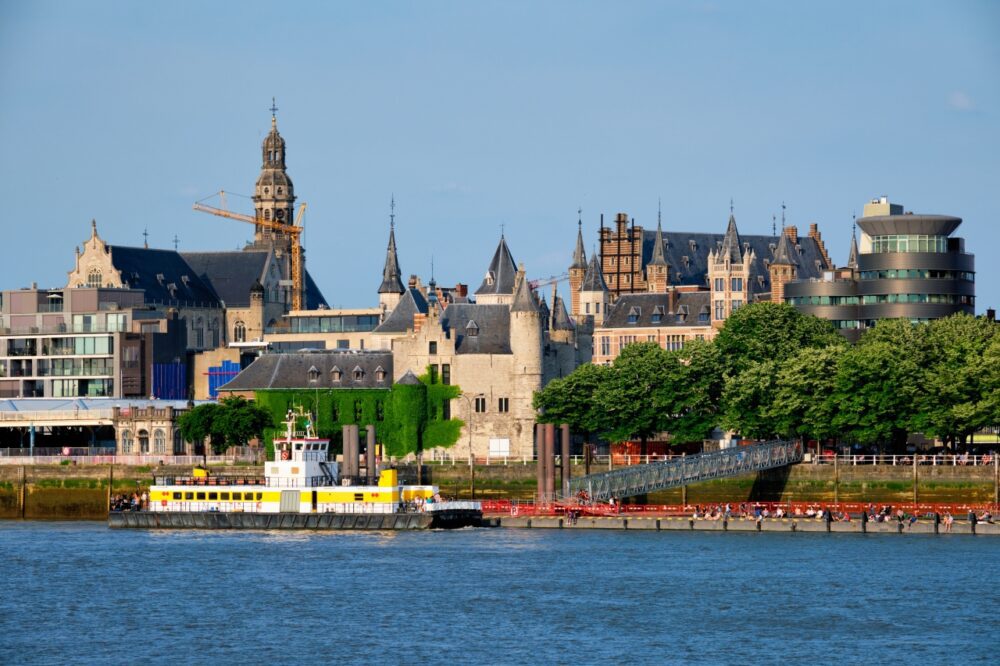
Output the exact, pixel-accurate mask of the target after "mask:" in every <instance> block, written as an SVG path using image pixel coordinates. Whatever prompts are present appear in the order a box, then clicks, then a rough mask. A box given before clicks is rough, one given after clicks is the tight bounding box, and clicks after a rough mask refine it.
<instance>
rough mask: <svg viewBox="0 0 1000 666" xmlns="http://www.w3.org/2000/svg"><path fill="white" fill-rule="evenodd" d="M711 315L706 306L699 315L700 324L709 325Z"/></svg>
mask: <svg viewBox="0 0 1000 666" xmlns="http://www.w3.org/2000/svg"><path fill="white" fill-rule="evenodd" d="M709 314H710V313H709V311H708V306H707V305H706V306H705V307H703V308H702V309H701V312H699V313H698V323H699V324H707V323H708V320H709Z"/></svg>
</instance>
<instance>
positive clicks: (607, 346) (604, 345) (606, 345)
mask: <svg viewBox="0 0 1000 666" xmlns="http://www.w3.org/2000/svg"><path fill="white" fill-rule="evenodd" d="M610 354H611V338H610V337H609V336H607V335H602V336H601V356H609V355H610Z"/></svg>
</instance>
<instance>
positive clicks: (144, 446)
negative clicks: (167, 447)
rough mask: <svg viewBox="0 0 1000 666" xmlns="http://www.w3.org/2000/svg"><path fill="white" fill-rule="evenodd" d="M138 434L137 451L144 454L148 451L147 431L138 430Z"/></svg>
mask: <svg viewBox="0 0 1000 666" xmlns="http://www.w3.org/2000/svg"><path fill="white" fill-rule="evenodd" d="M138 435H139V453H141V454H143V455H145V454H147V453H149V431H148V430H140V431H139V432H138Z"/></svg>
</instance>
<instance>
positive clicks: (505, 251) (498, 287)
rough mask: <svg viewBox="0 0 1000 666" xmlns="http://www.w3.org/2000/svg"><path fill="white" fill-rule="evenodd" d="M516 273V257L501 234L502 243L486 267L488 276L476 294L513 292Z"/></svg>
mask: <svg viewBox="0 0 1000 666" xmlns="http://www.w3.org/2000/svg"><path fill="white" fill-rule="evenodd" d="M516 274H517V265H516V264H515V263H514V257H512V256H511V254H510V248H508V247H507V241H506V240H505V239H504V237H503V236H500V244H499V245H497V250H496V252H494V253H493V259H492V260H491V261H490V267H489V268H488V269H486V276H485V277H484V278H483V283H482V284H481V285H479V289H476V294H477V295H479V294H513V293H514V276H515V275H516Z"/></svg>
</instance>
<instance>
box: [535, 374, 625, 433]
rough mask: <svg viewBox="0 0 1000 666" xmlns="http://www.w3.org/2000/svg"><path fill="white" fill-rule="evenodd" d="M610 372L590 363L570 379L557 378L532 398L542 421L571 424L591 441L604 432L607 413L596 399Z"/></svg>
mask: <svg viewBox="0 0 1000 666" xmlns="http://www.w3.org/2000/svg"><path fill="white" fill-rule="evenodd" d="M609 373H610V369H609V368H608V367H607V366H603V365H594V364H592V363H587V364H585V365H581V366H580V367H578V368H577V369H576V370H574V371H573V372H572V373H571V374H569V375H567V376H566V377H562V378H560V379H553V380H552V381H551V382H549V383H548V384H547V385H546V386H545V388H543V389H542V390H541V391H536V392H535V395H534V396H533V398H532V402H531V404H532V407H534V408H535V411H536V412H538V422H539V423H557V424H558V423H568V424H569V427H570V428H571V429H572V430H573V432H577V433H581V434H583V435H584V438H585V439H587V440H589V439H590V437H591V436H593V435H595V434H597V433H599V432H602V431H603V430H604V427H605V421H604V413H603V412H602V411H601V410H600V409H598V407H597V404H596V401H595V396H596V395H597V391H598V389H599V388H600V386H601V384H602V383H603V382H604V381H606V379H607V377H608V374H609Z"/></svg>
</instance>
